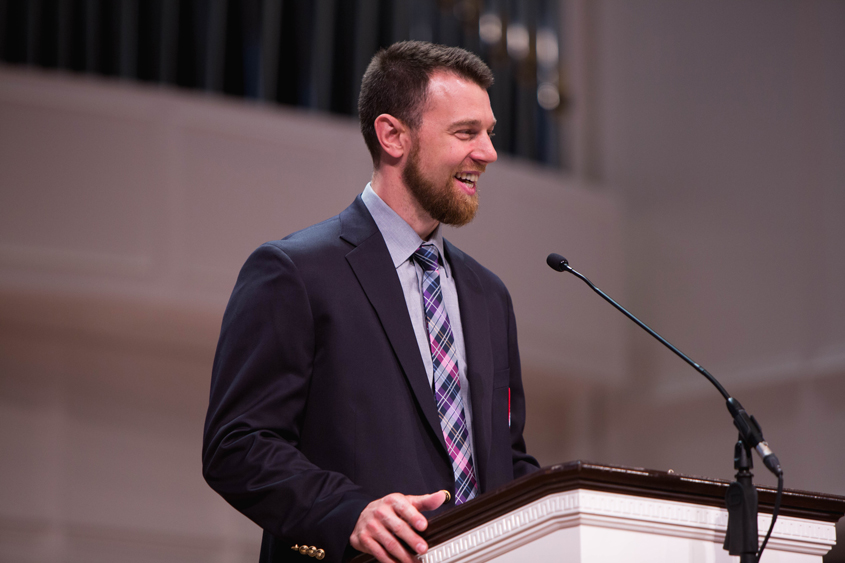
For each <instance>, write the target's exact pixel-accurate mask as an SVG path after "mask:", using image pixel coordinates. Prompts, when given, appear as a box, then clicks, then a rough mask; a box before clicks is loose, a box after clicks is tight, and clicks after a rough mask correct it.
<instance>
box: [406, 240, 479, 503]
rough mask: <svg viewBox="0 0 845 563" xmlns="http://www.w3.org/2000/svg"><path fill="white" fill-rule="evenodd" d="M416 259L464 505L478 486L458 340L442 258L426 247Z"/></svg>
mask: <svg viewBox="0 0 845 563" xmlns="http://www.w3.org/2000/svg"><path fill="white" fill-rule="evenodd" d="M414 259H415V260H416V261H417V264H419V265H420V266H421V267H422V269H423V279H422V291H423V301H424V304H425V319H426V322H427V323H428V341H429V344H430V346H431V361H432V366H433V368H434V396H435V399H436V400H437V412H438V413H439V414H440V427H441V428H442V430H443V437H444V438H446V447H447V448H448V449H449V457H450V458H451V459H452V471H453V472H454V473H455V504H462V503H464V502H466V501H468V500H470V499H471V498H473V497H475V495H477V494H478V484H477V483H476V481H475V471H474V470H473V467H472V451H471V449H470V447H469V443H468V440H467V436H468V434H467V425H466V419H465V418H464V403H463V399H462V398H461V383H460V380H459V379H458V356H457V353H456V352H455V338H454V336H453V335H452V327H451V325H450V324H449V316H448V315H447V314H446V307H445V305H444V304H443V293H442V291H441V289H440V273H439V271H438V267H439V265H440V256H439V253H438V252H437V248H435V247H434V246H432V245H422V246H420V247H419V248H418V249H417V251H416V252H414Z"/></svg>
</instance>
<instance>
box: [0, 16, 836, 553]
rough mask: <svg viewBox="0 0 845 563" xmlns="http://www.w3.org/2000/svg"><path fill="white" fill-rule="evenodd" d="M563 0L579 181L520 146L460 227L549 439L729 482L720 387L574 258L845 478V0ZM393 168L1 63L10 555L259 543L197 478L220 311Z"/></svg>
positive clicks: (791, 442)
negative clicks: (267, 260)
mask: <svg viewBox="0 0 845 563" xmlns="http://www.w3.org/2000/svg"><path fill="white" fill-rule="evenodd" d="M568 6H569V7H570V8H572V9H573V11H572V12H571V16H572V17H570V18H569V19H568V20H567V26H569V27H570V28H572V31H573V32H572V33H571V34H570V41H571V42H572V44H571V45H570V47H571V48H572V49H573V51H574V52H576V53H578V56H579V60H580V61H581V62H580V66H579V65H576V66H575V68H574V72H573V87H574V89H575V92H574V93H575V100H576V103H575V106H574V115H573V116H572V117H573V119H572V120H571V121H570V123H571V126H572V127H574V133H573V132H572V131H570V133H572V135H571V137H570V138H571V139H572V140H573V142H575V147H574V152H573V154H575V155H576V161H577V162H576V164H577V174H576V175H574V176H561V175H559V174H556V173H555V172H553V171H550V170H544V169H537V168H535V167H534V166H532V165H529V164H526V163H522V162H519V161H514V160H510V159H506V158H502V159H501V160H500V162H498V163H496V164H494V165H493V166H491V168H490V170H489V172H488V174H487V175H486V176H485V177H484V178H483V180H482V185H481V188H482V207H481V211H480V213H479V216H478V218H477V219H476V221H475V222H474V223H473V224H472V225H470V226H469V227H467V228H465V229H460V230H452V231H450V232H449V233H448V234H447V236H448V237H449V238H450V239H451V240H453V241H454V242H456V243H457V244H458V245H460V246H461V247H463V248H464V249H465V250H467V251H468V252H470V253H471V254H473V255H474V256H475V257H476V258H478V259H479V260H480V261H481V262H482V263H484V264H486V265H488V266H489V267H490V268H491V269H493V270H494V271H496V272H497V273H499V274H500V275H501V277H502V278H503V279H504V281H505V282H506V283H507V285H508V287H509V288H510V290H511V292H512V294H513V297H514V304H515V308H516V313H517V318H518V322H519V327H520V341H521V349H522V354H523V361H524V367H525V370H524V371H525V375H524V378H525V384H526V391H527V394H528V400H529V420H528V429H527V439H528V444H529V448H530V449H531V450H532V451H533V452H534V453H535V454H536V455H537V456H538V458H539V459H540V460H541V461H542V462H543V463H544V464H550V463H554V462H559V461H566V460H569V459H576V458H581V459H591V460H596V461H604V462H612V463H620V464H627V465H639V466H645V467H652V468H656V469H669V468H672V469H675V470H676V471H683V472H688V473H695V474H701V475H707V476H711V477H723V478H728V477H730V476H731V473H732V468H731V456H732V448H733V441H734V440H735V435H734V431H733V430H732V429H731V428H732V427H731V424H730V421H729V418H728V416H727V412H726V410H725V408H724V406H723V403H722V401H721V400H720V398H719V396H718V394H717V393H716V391H715V390H713V389H712V388H710V387H709V386H708V385H707V384H706V382H703V381H702V380H700V379H699V378H698V376H697V375H696V374H695V373H694V372H692V370H691V369H689V368H688V367H686V366H685V365H683V364H682V363H681V362H680V361H679V360H677V359H676V358H675V357H674V356H672V355H671V354H670V353H668V352H667V351H665V350H663V349H662V348H660V347H659V345H658V344H657V343H655V342H653V341H652V340H651V339H650V338H649V337H648V336H646V335H644V334H640V333H638V332H636V331H635V328H634V327H633V326H632V325H631V326H629V323H628V322H627V321H625V320H624V319H623V318H622V317H621V316H619V315H618V314H617V313H615V312H614V311H613V310H612V309H611V308H610V306H609V305H607V304H606V303H604V302H603V301H602V300H601V299H600V298H599V297H598V296H596V295H594V294H592V292H590V290H589V289H588V288H587V287H586V286H584V285H583V284H582V283H581V282H579V281H578V280H576V279H575V278H573V277H571V276H564V275H562V274H556V273H554V272H552V271H551V270H550V269H549V268H548V267H547V266H546V265H545V263H544V260H545V256H546V255H547V254H548V253H549V252H560V253H561V254H564V255H565V256H567V257H568V258H569V259H570V261H571V263H572V264H573V266H574V267H575V268H576V269H579V270H580V271H582V272H583V273H584V274H585V275H587V276H588V277H590V278H591V279H592V280H593V281H594V282H596V283H597V284H598V285H599V286H600V287H602V288H603V289H604V290H606V291H607V292H608V293H610V294H611V295H613V296H615V297H617V298H618V300H620V301H621V302H622V303H623V304H626V305H628V306H630V308H631V309H632V310H633V311H634V312H635V313H636V314H638V315H640V316H641V317H642V318H643V319H644V320H645V321H646V322H649V323H651V324H652V325H653V326H654V327H655V328H656V329H657V330H658V331H660V332H661V333H663V334H664V335H665V336H666V337H667V338H669V340H670V341H672V342H674V343H675V344H677V345H678V346H679V347H680V348H681V349H683V350H684V351H686V352H687V353H689V354H690V355H692V357H693V358H694V359H696V360H697V361H699V362H701V363H702V364H703V365H704V366H706V367H707V368H708V369H709V370H710V371H711V372H713V373H714V374H716V375H717V376H718V377H719V378H720V379H721V380H722V381H723V383H724V384H725V385H726V387H727V388H728V390H729V391H731V392H732V393H733V394H734V395H735V396H737V397H738V398H739V399H740V400H741V401H742V402H743V404H745V406H746V407H747V408H748V409H749V410H750V411H751V412H752V413H753V414H755V416H757V418H758V419H759V420H760V421H761V423H762V424H763V427H764V430H765V431H766V437H767V438H768V440H769V442H770V443H771V445H772V446H773V447H774V448H775V449H776V451H777V453H778V454H779V456H780V457H781V460H782V461H783V464H784V467H785V470H786V483H787V486H789V487H797V488H805V489H816V490H822V491H827V492H833V493H838V494H845V480H843V478H842V474H843V472H842V470H841V467H842V466H843V463H844V462H845V447H843V439H842V436H843V435H845V407H843V405H845V297H843V295H845V293H843V291H842V288H843V287H845V258H843V256H845V253H843V252H842V250H841V247H842V243H843V241H845V221H842V219H841V218H842V217H843V216H845V189H843V188H845V158H843V155H845V103H843V101H842V100H845V64H843V55H842V53H845V34H842V33H841V30H842V29H843V28H845V4H842V3H840V2H814V3H809V2H808V3H802V2H779V3H771V2H762V1H758V2H746V3H743V4H740V5H737V4H735V3H731V2H721V1H719V2H708V3H677V2H671V1H647V2H637V3H622V2H610V1H593V0H582V1H574V0H573V1H571V2H569V3H568ZM585 61H586V62H585ZM369 174H370V167H369V164H368V157H367V154H366V150H365V148H364V145H363V143H362V142H361V140H360V136H359V133H358V131H357V127H356V125H355V123H354V122H352V121H350V120H347V119H340V118H331V117H326V116H323V115H317V114H308V113H304V112H296V111H291V110H286V109H280V108H269V107H265V106H251V105H249V104H242V103H238V102H234V101H228V100H221V99H219V98H203V97H201V96H195V95H188V94H185V93H181V92H177V91H172V90H162V89H155V88H142V87H139V86H135V85H127V84H120V83H116V82H100V81H96V80H90V79H82V78H79V77H76V76H73V75H53V74H49V75H48V74H41V73H38V72H21V71H20V70H17V69H12V68H8V67H6V68H0V451H2V452H3V461H2V462H0V561H39V562H41V561H46V562H53V561H56V562H58V561H77V560H80V561H81V560H85V561H95V562H96V561H107V560H108V561H113V560H120V561H153V560H155V561H174V562H175V561H194V560H196V561H220V562H230V561H254V560H255V559H256V555H255V554H256V550H257V540H256V538H257V533H258V531H257V529H256V528H255V526H254V525H252V524H251V523H249V522H248V521H246V519H244V518H243V517H241V516H240V515H238V514H237V513H236V512H234V510H232V509H230V508H229V507H228V506H227V505H225V503H224V502H223V501H222V500H220V499H219V498H217V497H216V495H215V494H214V493H213V492H212V491H211V490H210V489H209V488H208V487H207V486H206V485H205V484H204V483H203V481H202V478H201V476H200V457H199V450H200V440H201V430H202V422H203V416H204V408H205V405H206V401H207V392H208V380H209V372H210V366H211V360H212V355H213V351H214V344H215V340H216V336H217V331H218V330H219V323H220V319H221V316H222V311H223V308H224V306H225V303H226V299H227V298H228V292H229V291H230V290H231V287H232V285H233V283H234V280H235V276H236V275H237V271H238V268H239V267H240V265H241V263H242V262H243V260H244V259H245V258H246V256H247V255H248V253H249V252H250V251H251V250H252V249H253V248H254V247H255V246H257V245H258V244H260V243H261V242H264V241H265V240H270V239H274V238H278V237H281V236H284V235H285V234H287V233H289V232H291V231H293V230H296V229H298V228H301V227H304V226H306V225H309V224H311V223H313V222H316V221H318V220H321V219H323V218H326V217H327V216H329V215H332V214H334V213H337V212H338V211H339V210H341V209H342V208H343V207H345V206H346V205H347V204H348V203H349V202H350V201H351V200H352V198H353V197H354V196H355V194H357V193H358V192H359V191H360V190H361V189H362V188H363V186H364V185H365V183H366V181H367V180H368V177H369ZM579 178H590V180H589V182H586V181H585V180H581V179H579ZM757 479H758V482H761V483H767V484H770V483H771V482H772V480H771V478H769V477H768V476H766V475H763V473H762V472H761V471H760V470H759V469H758V472H757Z"/></svg>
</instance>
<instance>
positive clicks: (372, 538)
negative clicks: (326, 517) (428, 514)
mask: <svg viewBox="0 0 845 563" xmlns="http://www.w3.org/2000/svg"><path fill="white" fill-rule="evenodd" d="M436 494H439V493H436ZM425 496H430V495H425ZM411 498H420V497H406V496H405V495H401V494H399V493H394V494H391V495H387V496H386V497H384V498H381V499H378V500H375V501H373V502H371V503H370V504H369V505H367V507H366V508H365V509H364V511H363V512H361V515H360V516H359V517H358V522H357V523H356V525H355V529H354V530H353V531H352V535H351V536H350V538H349V541H350V544H351V545H352V547H354V548H355V549H357V550H358V551H363V552H366V553H370V554H372V555H374V556H375V557H376V559H378V560H379V561H383V562H385V563H387V562H391V561H393V560H394V559H391V556H392V557H393V558H395V560H398V561H402V562H403V563H413V561H414V560H413V558H412V556H411V554H410V553H409V552H408V550H407V549H405V546H404V545H403V544H402V542H405V544H406V545H408V546H409V547H410V548H411V549H412V550H414V551H415V552H416V553H420V554H422V553H425V552H426V550H427V549H428V545H427V544H426V542H425V541H424V540H423V539H422V538H421V537H420V536H419V535H417V533H416V532H415V531H414V529H413V528H412V527H411V526H413V527H414V528H416V529H418V530H424V529H425V528H426V526H427V525H428V522H427V521H426V519H425V517H423V515H422V514H420V513H419V511H418V510H417V509H416V508H415V507H414V505H413V503H412V502H411V501H410V500H409V499H411ZM438 506H439V505H438ZM400 540H401V541H400Z"/></svg>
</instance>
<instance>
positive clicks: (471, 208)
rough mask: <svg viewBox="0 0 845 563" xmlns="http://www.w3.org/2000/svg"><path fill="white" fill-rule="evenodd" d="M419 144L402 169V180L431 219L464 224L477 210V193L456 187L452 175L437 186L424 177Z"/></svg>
mask: <svg viewBox="0 0 845 563" xmlns="http://www.w3.org/2000/svg"><path fill="white" fill-rule="evenodd" d="M418 147H419V145H415V146H414V148H413V149H411V154H410V155H409V158H408V164H407V165H405V169H404V170H403V171H402V180H403V181H404V182H405V185H406V186H407V187H408V189H409V190H411V194H413V196H414V198H415V199H416V200H417V203H419V204H420V207H422V208H423V210H424V211H425V212H426V213H428V214H429V215H430V216H431V218H432V219H435V220H436V221H439V222H440V223H444V224H446V225H453V226H455V227H462V226H463V225H466V224H467V223H469V222H470V221H472V219H473V218H474V217H475V212H476V211H478V192H477V191H476V193H474V194H472V195H470V194H467V193H463V192H461V191H459V190H457V189H455V188H453V187H452V179H453V178H451V177H450V178H449V179H447V180H446V181H445V182H444V183H442V184H440V185H437V184H436V183H435V182H433V181H431V180H430V179H428V178H426V177H425V176H423V173H422V170H420V165H419V150H418ZM477 189H478V188H477V187H476V190H477Z"/></svg>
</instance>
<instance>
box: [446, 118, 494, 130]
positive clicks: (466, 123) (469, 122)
mask: <svg viewBox="0 0 845 563" xmlns="http://www.w3.org/2000/svg"><path fill="white" fill-rule="evenodd" d="M480 126H481V121H479V120H477V119H465V120H463V121H456V122H455V123H453V124H452V128H458V127H480ZM495 126H496V119H495V118H494V119H493V127H495ZM493 127H491V128H490V129H492V128H493Z"/></svg>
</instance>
